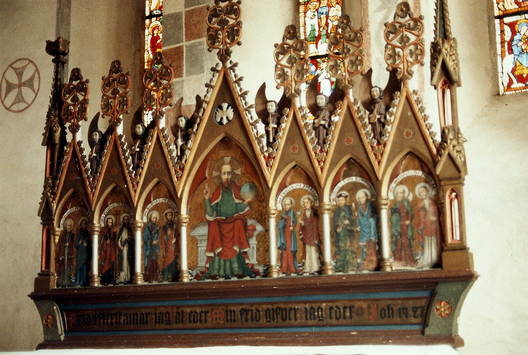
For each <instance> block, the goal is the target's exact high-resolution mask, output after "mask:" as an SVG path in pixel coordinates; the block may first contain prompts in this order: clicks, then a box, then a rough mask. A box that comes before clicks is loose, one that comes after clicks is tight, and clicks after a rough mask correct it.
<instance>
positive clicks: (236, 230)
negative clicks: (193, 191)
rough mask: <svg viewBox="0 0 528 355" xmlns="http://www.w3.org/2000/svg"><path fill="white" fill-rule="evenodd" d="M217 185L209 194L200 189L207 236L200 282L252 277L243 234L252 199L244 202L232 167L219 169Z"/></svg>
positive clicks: (208, 190) (246, 243)
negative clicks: (203, 267) (204, 270)
mask: <svg viewBox="0 0 528 355" xmlns="http://www.w3.org/2000/svg"><path fill="white" fill-rule="evenodd" d="M220 178H221V183H220V184H219V186H218V187H217V188H216V190H215V191H214V192H213V193H212V194H211V190H210V188H209V185H207V184H205V186H204V190H203V193H204V198H205V215H206V218H207V220H208V221H209V228H208V232H207V247H206V249H205V255H206V256H207V260H206V267H207V269H206V270H207V271H206V273H205V274H204V276H203V277H204V278H217V277H224V278H230V277H233V276H236V277H245V276H250V277H254V276H255V274H254V272H253V271H252V270H251V268H249V267H248V265H247V264H248V263H249V256H248V254H247V252H248V250H249V241H248V238H247V234H246V228H247V216H248V215H249V213H250V210H251V207H250V203H251V202H252V200H253V198H249V199H246V200H244V199H243V198H242V196H241V194H240V187H239V186H238V185H237V184H236V183H235V182H234V181H233V167H232V166H231V164H229V163H227V162H226V163H224V164H223V165H222V166H221V168H220Z"/></svg>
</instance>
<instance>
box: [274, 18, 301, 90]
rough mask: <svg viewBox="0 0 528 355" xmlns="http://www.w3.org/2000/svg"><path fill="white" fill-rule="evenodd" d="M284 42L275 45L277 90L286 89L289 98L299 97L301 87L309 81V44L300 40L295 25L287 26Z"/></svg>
mask: <svg viewBox="0 0 528 355" xmlns="http://www.w3.org/2000/svg"><path fill="white" fill-rule="evenodd" d="M282 40H283V42H282V43H280V44H278V43H277V44H275V51H274V52H273V58H274V59H275V82H276V83H277V89H280V88H281V87H282V88H284V93H285V94H286V96H288V97H290V96H291V97H297V96H299V95H300V93H301V88H300V86H301V85H302V84H303V83H305V82H306V81H307V80H308V73H309V67H308V63H309V58H308V54H309V53H308V51H309V49H308V48H309V47H308V42H307V41H305V40H304V39H298V37H297V29H296V28H295V26H294V25H289V26H286V29H285V31H284V36H283V39H282Z"/></svg>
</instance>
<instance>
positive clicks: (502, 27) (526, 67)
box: [495, 0, 528, 94]
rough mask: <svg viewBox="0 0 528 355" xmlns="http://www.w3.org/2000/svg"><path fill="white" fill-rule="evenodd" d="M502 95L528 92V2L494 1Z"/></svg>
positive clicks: (514, 0) (512, 0)
mask: <svg viewBox="0 0 528 355" xmlns="http://www.w3.org/2000/svg"><path fill="white" fill-rule="evenodd" d="M495 29H496V35H497V36H496V38H497V54H498V60H497V63H498V71H499V86H500V93H501V94H509V93H514V92H519V91H528V1H517V0H495Z"/></svg>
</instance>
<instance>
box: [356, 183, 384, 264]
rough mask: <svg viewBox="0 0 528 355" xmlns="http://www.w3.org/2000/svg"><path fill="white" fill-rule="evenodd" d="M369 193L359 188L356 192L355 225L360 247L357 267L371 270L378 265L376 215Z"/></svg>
mask: <svg viewBox="0 0 528 355" xmlns="http://www.w3.org/2000/svg"><path fill="white" fill-rule="evenodd" d="M369 195H370V194H369V191H368V190H366V189H362V190H359V191H358V192H357V194H356V200H357V201H358V203H359V207H358V210H357V212H356V217H357V221H356V227H357V229H358V231H359V238H358V239H359V246H360V247H361V257H360V259H359V262H358V269H360V270H369V271H373V270H376V269H377V268H378V265H379V250H378V215H377V213H376V209H375V208H374V206H373V205H372V203H371V202H370V196H369Z"/></svg>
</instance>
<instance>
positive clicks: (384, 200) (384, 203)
mask: <svg viewBox="0 0 528 355" xmlns="http://www.w3.org/2000/svg"><path fill="white" fill-rule="evenodd" d="M378 207H379V208H383V209H387V208H389V198H388V197H387V196H380V197H378Z"/></svg>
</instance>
